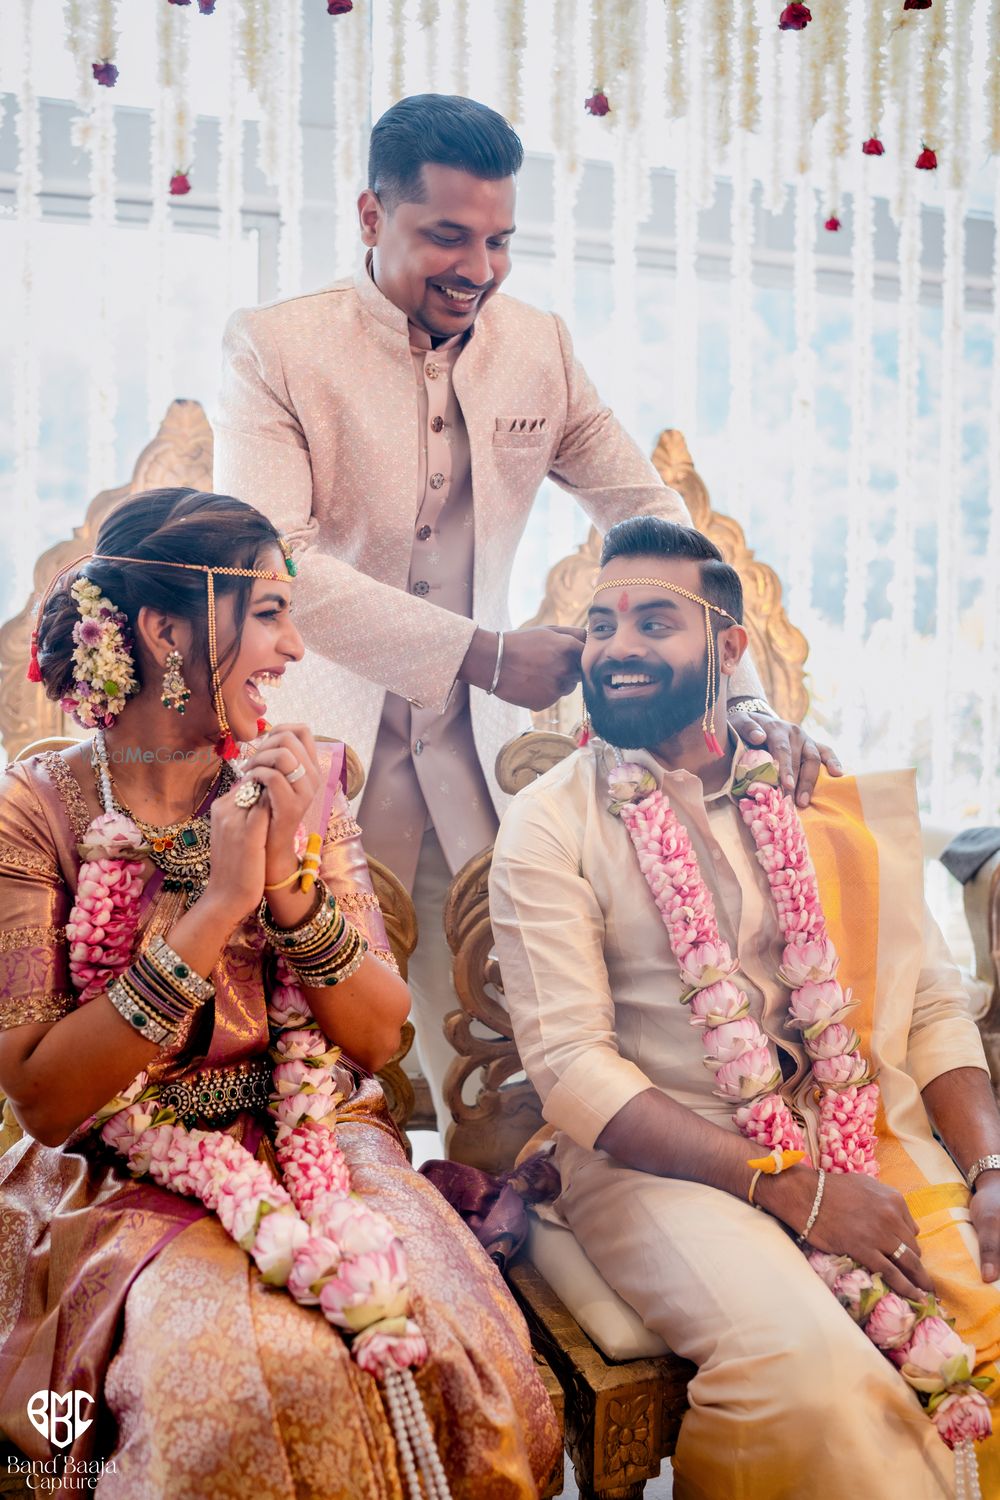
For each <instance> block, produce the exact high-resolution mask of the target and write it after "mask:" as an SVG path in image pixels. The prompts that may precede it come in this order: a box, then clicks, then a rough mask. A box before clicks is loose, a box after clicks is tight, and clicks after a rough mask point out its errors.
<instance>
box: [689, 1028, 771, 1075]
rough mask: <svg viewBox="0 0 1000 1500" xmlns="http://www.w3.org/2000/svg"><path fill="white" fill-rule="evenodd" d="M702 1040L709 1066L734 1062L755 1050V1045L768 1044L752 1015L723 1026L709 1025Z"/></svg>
mask: <svg viewBox="0 0 1000 1500" xmlns="http://www.w3.org/2000/svg"><path fill="white" fill-rule="evenodd" d="M702 1040H703V1042H704V1046H705V1060H706V1062H708V1064H709V1066H711V1064H712V1063H713V1062H716V1063H727V1062H732V1061H733V1060H734V1059H735V1058H737V1057H742V1056H743V1054H744V1053H745V1052H751V1051H753V1049H754V1048H755V1047H766V1046H767V1038H766V1036H765V1035H764V1033H763V1032H762V1031H761V1029H760V1027H759V1026H758V1025H757V1022H756V1021H755V1020H754V1019H753V1017H752V1016H743V1017H742V1019H740V1020H738V1021H727V1022H726V1023H725V1025H723V1026H714V1027H708V1028H707V1029H706V1031H705V1035H704V1037H703V1038H702Z"/></svg>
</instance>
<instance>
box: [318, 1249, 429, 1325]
mask: <svg viewBox="0 0 1000 1500" xmlns="http://www.w3.org/2000/svg"><path fill="white" fill-rule="evenodd" d="M408 1300H409V1297H408V1291H407V1285H406V1257H405V1256H404V1254H403V1247H402V1245H401V1244H400V1243H399V1241H398V1240H394V1241H393V1243H392V1245H391V1246H390V1248H389V1249H388V1251H386V1252H385V1253H383V1254H372V1255H359V1256H357V1257H355V1258H354V1259H353V1260H344V1261H341V1264H340V1267H339V1268H338V1270H337V1274H336V1275H335V1276H331V1278H330V1280H329V1281H328V1282H327V1283H326V1285H325V1286H324V1287H323V1289H322V1291H321V1292H320V1294H319V1305H320V1307H321V1308H322V1309H323V1312H324V1314H325V1315H326V1317H327V1318H328V1319H329V1321H330V1322H331V1323H333V1324H335V1325H336V1327H338V1328H346V1329H350V1330H351V1331H352V1332H354V1333H360V1332H361V1330H362V1328H367V1327H368V1325H369V1324H370V1323H377V1322H380V1321H381V1320H382V1319H383V1318H402V1317H405V1316H406V1310H407V1303H408Z"/></svg>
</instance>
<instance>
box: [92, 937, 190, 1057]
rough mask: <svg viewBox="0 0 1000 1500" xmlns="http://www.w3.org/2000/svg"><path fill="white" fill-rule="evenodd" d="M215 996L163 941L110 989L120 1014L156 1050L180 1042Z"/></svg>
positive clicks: (157, 941)
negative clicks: (202, 1008) (203, 1007)
mask: <svg viewBox="0 0 1000 1500" xmlns="http://www.w3.org/2000/svg"><path fill="white" fill-rule="evenodd" d="M214 994H215V986H214V985H213V984H212V983H211V981H210V980H208V979H202V977H201V975H200V974H196V973H195V971H194V969H192V968H191V965H190V964H187V963H185V962H184V960H183V959H182V958H181V957H180V955H179V954H178V953H175V952H174V950H173V948H171V947H169V946H168V945H167V943H166V942H165V941H164V940H163V938H162V937H157V938H154V939H153V941H152V943H151V944H150V946H149V948H148V949H147V950H146V952H145V953H142V954H140V955H139V957H138V958H137V959H136V960H135V962H134V963H132V964H130V965H129V967H128V968H127V969H126V970H125V972H124V973H123V974H119V976H118V978H117V979H115V980H113V981H112V983H111V984H109V986H108V988H107V996H108V999H109V1000H110V1001H111V1004H112V1005H113V1006H114V1008H115V1010H116V1011H117V1012H118V1014H119V1015H120V1016H121V1017H122V1018H123V1019H124V1020H126V1021H127V1022H128V1023H129V1025H130V1026H131V1027H133V1028H134V1029H135V1030H136V1031H138V1032H140V1033H141V1034H142V1036H144V1037H145V1038H146V1040H147V1041H149V1042H154V1043H155V1044H156V1045H157V1046H169V1045H172V1044H174V1043H176V1042H177V1041H179V1040H181V1039H182V1038H183V1036H184V1035H185V1034H186V1030H187V1027H186V1023H187V1022H188V1021H189V1020H190V1019H191V1017H192V1016H193V1015H194V1014H195V1013H196V1012H197V1011H199V1010H200V1009H201V1007H202V1006H203V1005H204V1004H205V1001H206V1000H210V999H211V998H212V997H213V995H214Z"/></svg>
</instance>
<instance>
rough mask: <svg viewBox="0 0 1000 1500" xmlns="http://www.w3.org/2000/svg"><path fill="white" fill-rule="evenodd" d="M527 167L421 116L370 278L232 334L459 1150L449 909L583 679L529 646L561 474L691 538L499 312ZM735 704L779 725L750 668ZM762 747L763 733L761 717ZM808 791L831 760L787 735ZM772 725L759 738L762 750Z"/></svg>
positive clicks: (325, 687) (389, 139) (549, 362)
mask: <svg viewBox="0 0 1000 1500" xmlns="http://www.w3.org/2000/svg"><path fill="white" fill-rule="evenodd" d="M522 159H523V152H522V148H521V143H520V141H519V139H518V137H517V136H516V135H515V133H514V131H513V130H512V129H511V128H510V126H509V125H508V124H507V122H506V120H504V119H503V118H502V117H501V116H500V115H498V114H497V113H495V111H493V110H491V109H487V108H486V107H485V106H484V105H482V104H477V103H476V102H475V101H474V100H471V99H463V98H452V97H448V96H444V95H435V94H424V95H417V96H414V97H412V98H409V99H402V100H400V101H399V103H398V104H396V105H394V106H393V107H392V108H391V109H390V110H388V111H387V112H386V113H385V114H384V115H383V116H382V118H381V119H380V120H379V121H378V123H377V124H376V126H375V128H374V130H373V132H372V138H371V147H370V153H369V161H368V187H367V188H366V189H365V191H364V192H363V193H362V194H361V196H360V198H359V200H358V210H359V217H360V226H361V238H362V241H363V243H364V244H365V245H366V246H367V247H368V253H367V255H366V258H365V264H364V266H363V267H362V268H361V269H360V270H359V272H358V274H357V276H355V277H354V278H353V279H348V280H344V281H339V282H335V283H334V284H333V285H332V286H330V287H327V288H325V289H323V290H322V291H319V292H315V293H311V294H307V295H305V296H301V297H293V298H290V299H288V300H286V301H284V302H279V303H274V304H272V305H270V306H268V307H261V308H256V309H253V310H250V311H245V312H240V313H237V314H235V315H234V316H233V318H232V319H231V320H230V323H229V326H228V328H227V331H226V337H225V351H224V352H225V373H224V382H223V392H222V398H221V404H220V410H219V415H218V420H217V422H216V423H215V443H216V448H215V487H216V489H217V490H220V491H223V492H229V493H232V494H235V495H238V496H240V497H241V498H243V499H246V500H248V501H250V502H251V503H252V504H254V505H256V506H257V507H259V509H261V510H262V511H264V512H265V514H266V515H268V516H269V517H270V519H271V520H272V521H273V522H274V524H275V525H276V526H278V527H279V528H280V530H281V531H282V533H283V534H284V535H286V536H288V537H290V538H291V540H292V542H293V544H295V546H296V551H297V556H298V557H299V559H300V561H301V563H302V581H301V585H300V588H299V590H298V593H297V597H296V619H297V623H298V625H299V627H300V629H301V631H302V634H303V636H304V638H305V640H306V643H307V646H308V647H309V651H308V657H307V660H308V668H307V669H303V670H302V672H301V673H300V674H299V683H298V685H297V687H296V689H295V690H294V691H292V690H279V692H278V693H277V694H276V704H277V701H280V708H278V707H277V706H275V710H274V711H275V712H278V713H280V714H281V715H282V716H283V717H285V718H288V717H295V716H302V715H304V714H305V711H306V708H307V707H308V711H309V715H310V721H311V722H312V723H313V724H314V726H315V727H316V728H318V729H319V730H320V731H321V732H323V733H328V734H336V735H337V736H338V737H339V738H342V739H344V740H346V741H347V742H348V743H349V744H351V745H352V746H353V747H354V749H355V750H356V751H357V753H358V754H359V756H360V757H361V759H362V761H363V763H364V764H365V766H366V767H369V768H370V769H369V774H368V781H367V785H366V788H365V792H364V796H363V799H362V805H361V810H360V814H359V817H360V819H361V821H362V823H363V826H364V829H365V844H366V847H367V848H368V849H369V851H370V852H371V853H373V854H374V855H375V856H376V857H377V858H378V859H380V860H382V861H383V863H385V864H387V865H388V866H389V868H390V869H391V870H393V872H394V873H395V874H396V875H397V876H398V877H399V879H400V880H401V881H402V882H403V883H404V885H406V886H407V887H408V888H409V889H410V890H411V891H412V893H413V900H414V905H415V907H416V911H417V919H418V922H419V924H420V934H421V936H420V943H419V946H418V948H417V951H416V953H415V954H414V958H413V961H412V963H411V966H410V976H409V977H410V988H411V992H412V995H413V1006H414V1019H415V1023H416V1034H417V1048H418V1052H419V1056H420V1060H421V1064H422V1066H423V1070H424V1074H425V1076H426V1077H427V1079H428V1082H429V1084H430V1087H431V1092H432V1095H433V1097H434V1103H435V1107H436V1109H437V1114H438V1121H439V1124H440V1125H441V1127H442V1129H443V1128H444V1126H445V1125H446V1123H447V1121H448V1119H449V1118H450V1117H449V1114H448V1112H447V1110H446V1109H445V1107H444V1105H443V1100H442V1093H441V1090H442V1085H443V1081H444V1074H445V1071H446V1069H447V1065H448V1063H449V1061H450V1060H451V1057H452V1055H453V1054H452V1051H451V1048H450V1046H449V1044H448V1042H447V1041H446V1039H445V1037H444V1035H443V1032H442V1020H443V1017H444V1016H445V1015H446V1014H447V1013H448V1011H449V1010H451V1009H452V1008H453V1007H454V1004H455V1000H454V994H453V990H452V986H451V956H450V953H449V951H448V948H447V944H446V943H445V941H444V937H443V932H442V912H443V906H444V899H445V894H446V891H447V887H448V883H449V880H450V878H451V875H452V874H454V872H455V871H457V870H458V869H459V868H460V867H461V866H462V865H463V864H464V863H465V861H466V860H467V859H469V858H471V856H472V855H474V854H476V853H477V852H478V851H479V850H480V849H482V848H484V847H485V846H486V845H488V844H489V843H491V842H492V840H493V837H494V835H495V833H496V829H497V813H498V811H499V810H502V808H503V805H504V803H505V801H506V799H505V798H504V795H503V793H502V792H501V791H500V789H499V786H498V785H497V782H496V777H495V774H494V765H495V761H496V756H497V752H498V751H499V749H500V748H501V746H502V745H503V744H504V743H505V742H506V741H507V740H508V739H510V738H511V737H512V736H513V735H515V734H517V733H518V732H519V731H520V730H522V729H523V728H525V727H527V722H528V721H527V715H526V714H525V713H524V710H525V709H541V708H545V707H547V706H548V705H549V704H551V703H552V702H554V701H555V700H556V699H557V698H559V697H560V696H562V695H563V694H564V693H567V692H570V691H571V690H572V689H573V687H574V686H575V685H576V683H577V682H578V681H579V676H580V653H581V650H582V641H583V632H582V631H574V630H560V629H558V628H549V627H543V628H534V629H528V630H509V629H508V628H507V627H508V624H509V616H508V612H507V598H508V590H509V583H510V573H511V567H512V564H513V560H514V555H515V552H516V549H517V545H518V543H519V541H520V539H521V535H522V533H523V531H524V527H525V523H526V522H527V519H528V515H529V513H530V511H531V507H532V504H533V502H534V498H535V495H536V493H537V491H538V488H539V486H540V484H541V483H542V481H543V480H544V479H545V478H546V476H549V477H551V478H552V479H554V480H555V481H556V482H557V483H558V484H560V485H561V486H562V487H563V488H564V489H566V490H568V491H569V492H570V493H571V494H572V495H574V496H575V497H576V499H577V500H578V501H579V503H580V504H581V505H582V507H583V508H584V510H585V511H586V512H587V514H588V515H589V516H590V518H591V520H592V521H593V522H594V524H595V525H596V526H597V527H598V529H599V530H600V531H602V532H604V531H606V530H607V529H608V527H609V526H611V525H612V524H613V523H614V522H615V521H618V520H621V519H623V518H624V517H626V516H630V515H643V514H648V515H659V516H663V517H666V518H668V519H673V520H677V521H680V522H686V521H687V520H688V516H687V512H686V510H685V508H684V504H683V502H682V500H681V498H680V496H679V495H677V494H676V493H675V492H674V491H673V490H671V489H668V488H667V487H666V486H664V484H663V483H662V482H661V480H660V478H659V475H658V474H657V473H656V470H655V469H654V468H653V466H652V464H651V463H650V462H649V460H648V459H647V458H646V457H645V456H644V455H643V454H642V453H641V452H640V450H639V449H638V448H637V446H636V444H635V443H634V442H633V441H632V439H631V438H630V437H629V436H628V434H627V433H626V432H625V431H624V430H623V429H622V427H621V426H620V425H619V424H618V422H617V421H616V420H615V418H614V416H613V415H612V413H611V411H610V410H609V409H608V408H607V407H606V406H605V405H603V404H602V402H601V400H600V398H599V397H598V395H597V392H596V391H595V389H594V387H593V385H592V384H591V382H590V380H589V379H588V377H587V375H586V373H585V372H584V370H583V369H582V368H581V366H580V364H579V363H578V362H577V360H576V359H575V358H574V356H573V351H572V346H571V343H570V338H569V334H568V333H567V331H566V327H565V325H564V324H563V323H562V321H561V320H560V319H559V318H558V317H556V316H555V315H554V314H550V313H543V312H540V311H539V310H538V309H536V308H533V307H528V306H527V305H526V304H524V303H522V302H518V301H516V300H514V299H513V298H511V297H506V296H500V295H498V293H499V290H500V286H501V284H502V283H503V281H504V280H505V279H506V277H507V275H508V273H509V271H510V253H511V240H512V238H513V235H514V232H515V179H516V176H517V173H518V171H519V169H520V167H521V162H522ZM734 691H735V694H736V697H737V699H738V698H743V699H745V700H749V701H751V702H754V700H756V703H755V706H765V707H766V705H762V704H761V700H762V699H763V691H762V689H761V686H760V683H759V681H758V679H757V677H756V675H755V674H754V673H753V671H752V669H751V668H745V669H743V671H742V673H741V675H740V676H739V678H738V679H737V680H736V682H735V686H734ZM740 722H741V724H742V731H743V732H744V733H746V734H748V735H749V737H750V738H751V740H754V738H755V735H754V731H755V730H757V727H758V726H756V725H755V724H754V722H753V721H752V720H746V719H745V718H744V719H741V721H740ZM762 723H765V724H766V725H767V730H766V737H767V741H768V745H769V747H770V748H771V749H772V751H774V752H775V753H776V754H777V755H779V756H781V757H783V762H782V765H783V770H784V771H785V773H786V775H787V776H788V778H789V784H790V785H794V778H795V775H796V774H797V773H798V772H799V764H800V758H801V776H800V782H799V790H800V795H802V794H803V793H804V794H805V795H806V796H808V792H809V791H810V790H811V787H812V785H813V784H814V782H815V778H816V773H817V771H818V769H819V764H820V757H821V755H822V756H823V757H824V758H825V757H826V756H827V755H828V754H829V752H827V751H825V750H824V751H821V750H819V749H818V748H817V747H816V746H814V745H813V744H812V742H811V741H810V740H808V739H807V738H806V737H805V736H804V735H803V734H802V732H801V731H800V730H799V729H797V728H794V727H792V726H789V725H786V724H783V723H782V722H781V721H780V720H778V719H776V718H773V717H771V718H765V719H762ZM764 738H765V732H764V730H763V729H761V730H760V731H759V733H758V736H757V742H763V739H764Z"/></svg>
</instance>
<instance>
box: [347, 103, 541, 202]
mask: <svg viewBox="0 0 1000 1500" xmlns="http://www.w3.org/2000/svg"><path fill="white" fill-rule="evenodd" d="M523 161H524V147H523V146H522V145H521V141H520V138H519V137H518V135H517V133H516V132H515V131H514V130H512V129H511V127H510V126H509V125H508V123H507V121H506V120H505V119H504V117H503V115H498V114H497V112H496V110H495V109H489V108H488V107H487V106H486V105H485V104H478V103H477V102H476V100H475V99H463V98H462V97H461V96H460V95H458V94H411V95H410V97H409V98H407V99H400V100H399V102H398V103H397V104H394V105H393V106H392V108H391V109H387V110H386V112H385V114H384V115H383V116H382V117H381V119H380V120H379V121H378V122H377V123H376V125H375V128H374V129H373V131H372V135H371V144H370V145H369V148H368V186H369V187H370V188H371V190H372V192H373V193H377V194H378V196H379V199H380V200H381V202H382V204H383V207H384V208H385V209H386V210H387V211H388V212H389V213H391V212H392V211H393V209H395V207H396V205H397V204H398V203H421V202H422V201H423V197H424V188H423V177H422V170H423V167H424V165H425V163H428V162H433V163H434V164H435V165H437V166H441V167H455V168H457V169H458V170H459V171H460V172H469V173H470V174H471V175H472V176H473V177H483V178H485V179H486V180H487V181H490V182H495V181H497V180H498V179H499V178H501V177H513V176H516V175H517V173H518V172H519V171H520V170H521V163H522V162H523Z"/></svg>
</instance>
